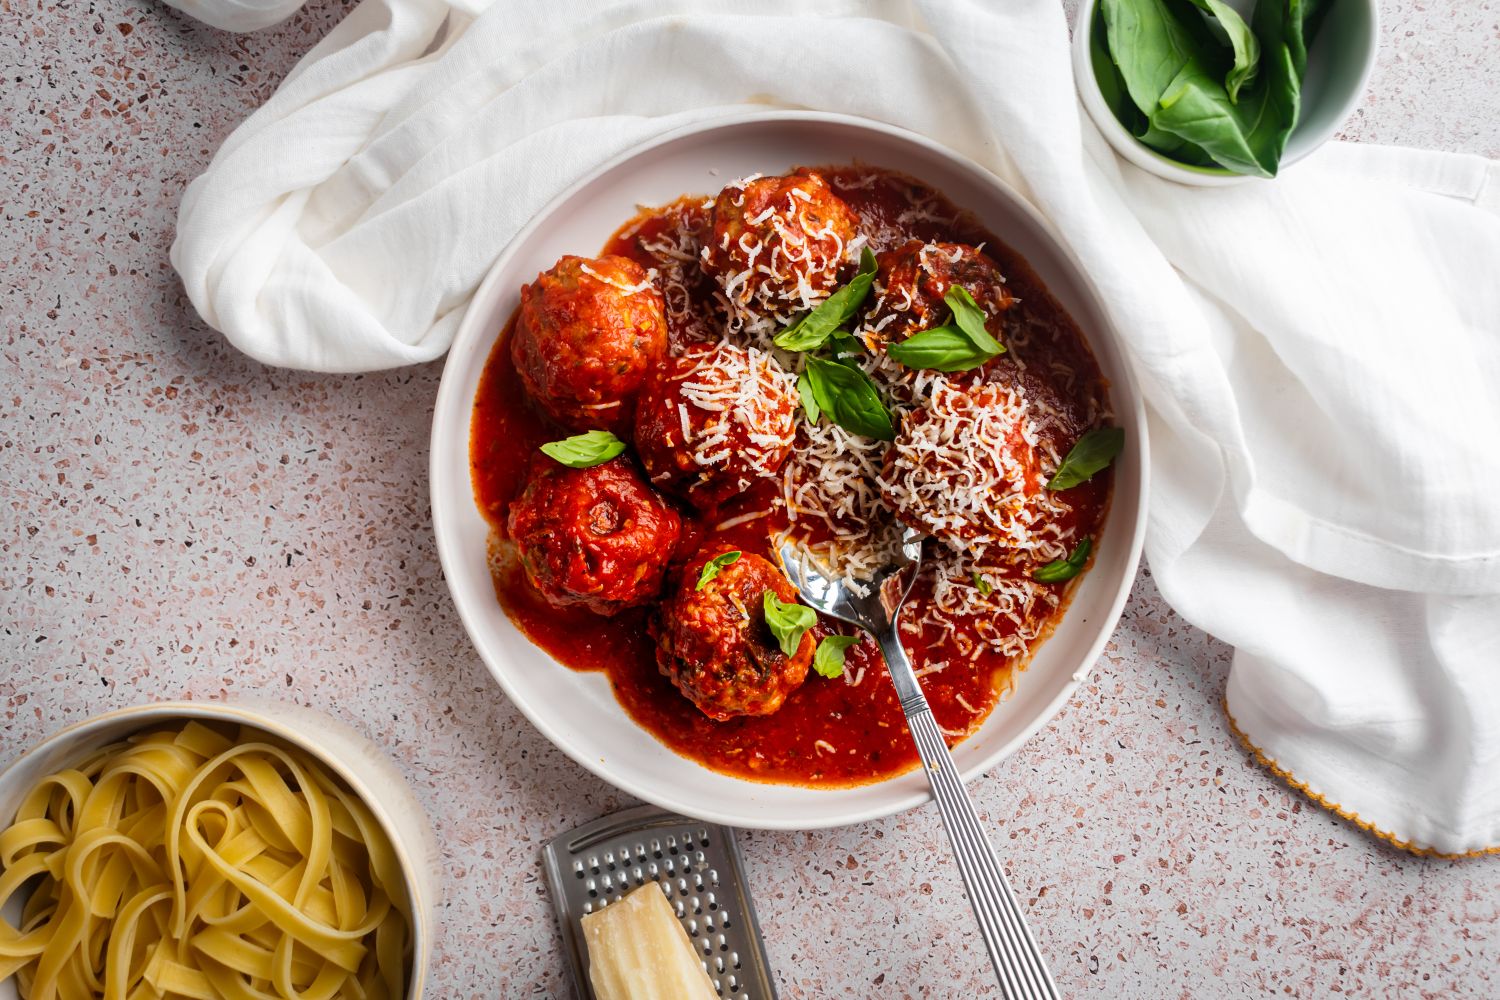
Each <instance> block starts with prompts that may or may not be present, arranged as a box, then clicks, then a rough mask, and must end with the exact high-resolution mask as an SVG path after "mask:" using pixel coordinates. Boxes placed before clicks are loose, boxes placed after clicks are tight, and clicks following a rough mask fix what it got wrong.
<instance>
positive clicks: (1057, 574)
mask: <svg viewBox="0 0 1500 1000" xmlns="http://www.w3.org/2000/svg"><path fill="white" fill-rule="evenodd" d="M1093 548H1094V540H1093V539H1092V538H1085V539H1084V540H1083V541H1081V542H1079V543H1078V546H1077V547H1076V548H1074V549H1073V551H1072V553H1071V554H1070V555H1069V556H1068V558H1066V559H1054V560H1052V561H1051V562H1049V563H1048V564H1047V565H1045V566H1043V567H1042V568H1041V569H1039V570H1037V571H1036V572H1035V573H1033V574H1031V578H1032V579H1033V580H1035V581H1036V582H1038V583H1066V582H1068V581H1069V580H1071V579H1073V577H1075V576H1077V575H1078V574H1079V573H1082V572H1083V564H1084V563H1086V562H1088V561H1089V552H1090V551H1091V550H1092V549H1093Z"/></svg>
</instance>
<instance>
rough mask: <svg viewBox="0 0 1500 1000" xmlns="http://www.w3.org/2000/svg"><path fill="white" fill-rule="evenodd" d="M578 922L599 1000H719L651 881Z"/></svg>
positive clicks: (696, 956) (681, 930)
mask: <svg viewBox="0 0 1500 1000" xmlns="http://www.w3.org/2000/svg"><path fill="white" fill-rule="evenodd" d="M581 922H582V924H583V938H584V941H585V942H587V945H588V952H589V982H590V983H591V984H592V985H593V987H594V996H595V997H597V998H598V1000H718V996H719V994H718V992H717V991H715V990H714V987H713V983H712V982H710V981H709V978H708V974H707V973H706V972H704V971H703V965H702V963H700V962H699V961H698V955H697V952H696V951H695V950H694V948H693V943H692V941H690V940H688V936H687V931H685V930H683V927H682V924H681V923H679V922H678V920H677V915H676V914H675V913H673V912H672V904H671V903H669V902H667V897H666V896H665V895H663V894H662V891H661V887H660V886H658V885H656V884H655V883H651V884H649V885H643V886H641V887H640V888H639V889H636V890H635V891H634V892H631V893H630V894H629V895H627V896H625V897H624V898H623V899H620V900H618V901H617V902H614V903H611V904H610V905H608V906H606V907H605V908H604V909H602V910H596V911H595V912H593V913H590V914H588V915H586V916H585V917H584V918H583V920H582V921H581Z"/></svg>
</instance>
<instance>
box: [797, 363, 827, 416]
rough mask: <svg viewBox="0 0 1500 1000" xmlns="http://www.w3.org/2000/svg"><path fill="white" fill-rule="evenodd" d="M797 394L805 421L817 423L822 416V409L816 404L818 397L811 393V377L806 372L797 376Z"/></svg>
mask: <svg viewBox="0 0 1500 1000" xmlns="http://www.w3.org/2000/svg"><path fill="white" fill-rule="evenodd" d="M797 395H798V396H799V397H801V399H802V412H803V413H805V414H807V422H808V423H810V424H815V423H817V422H818V420H819V419H821V418H822V416H823V409H822V407H820V406H818V399H817V397H816V396H814V395H813V391H812V379H810V378H808V377H807V372H803V373H802V374H801V375H798V376H797Z"/></svg>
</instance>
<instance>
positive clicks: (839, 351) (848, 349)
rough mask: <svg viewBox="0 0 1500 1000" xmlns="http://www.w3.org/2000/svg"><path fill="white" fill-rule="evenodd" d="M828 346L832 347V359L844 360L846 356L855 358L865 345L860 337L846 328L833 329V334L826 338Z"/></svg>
mask: <svg viewBox="0 0 1500 1000" xmlns="http://www.w3.org/2000/svg"><path fill="white" fill-rule="evenodd" d="M828 346H829V347H831V348H832V349H833V360H835V361H844V360H846V359H848V358H857V357H859V356H860V355H861V354H862V353H864V349H865V345H864V344H862V343H861V342H860V339H859V338H858V337H856V336H855V335H854V334H852V333H850V332H849V331H848V330H835V331H833V336H831V337H829V338H828Z"/></svg>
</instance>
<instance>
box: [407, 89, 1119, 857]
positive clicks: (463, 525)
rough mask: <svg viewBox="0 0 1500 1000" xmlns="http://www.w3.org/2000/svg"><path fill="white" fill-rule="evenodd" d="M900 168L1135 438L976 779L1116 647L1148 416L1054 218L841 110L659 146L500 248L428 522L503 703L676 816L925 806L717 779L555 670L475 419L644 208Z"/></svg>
mask: <svg viewBox="0 0 1500 1000" xmlns="http://www.w3.org/2000/svg"><path fill="white" fill-rule="evenodd" d="M852 160H859V161H862V162H865V163H868V164H871V165H873V166H880V167H886V168H890V169H894V170H900V171H904V172H906V173H908V174H911V175H913V176H915V177H918V178H920V179H922V180H924V181H926V182H927V183H929V184H931V185H933V186H935V187H936V188H938V189H939V190H941V191H942V192H943V193H944V194H946V195H947V196H948V197H949V198H950V199H951V200H952V201H953V202H954V203H955V204H957V205H959V206H960V207H962V208H966V209H968V210H970V211H972V212H973V213H974V214H975V215H976V216H978V218H979V219H980V220H981V221H982V222H983V223H984V224H985V225H986V227H987V228H989V229H990V230H992V231H993V232H995V233H996V235H998V236H1000V237H1001V238H1002V239H1004V240H1005V242H1007V243H1009V244H1010V245H1011V246H1012V247H1014V248H1015V249H1016V250H1017V251H1018V252H1019V253H1020V254H1021V255H1022V256H1024V257H1025V258H1026V259H1027V260H1028V261H1029V262H1030V264H1031V266H1032V267H1033V268H1034V269H1035V270H1036V272H1037V273H1038V274H1039V275H1040V276H1041V278H1042V280H1043V281H1044V282H1046V284H1047V287H1048V288H1049V289H1050V290H1051V292H1052V294H1053V295H1055V296H1056V297H1057V298H1058V299H1059V301H1061V302H1062V304H1063V305H1064V306H1065V307H1066V308H1067V310H1068V312H1069V313H1071V314H1072V316H1073V317H1074V319H1075V320H1077V322H1078V324H1079V325H1080V326H1081V327H1082V329H1083V331H1084V333H1085V334H1086V335H1087V337H1088V338H1089V341H1090V343H1091V345H1092V346H1093V349H1094V352H1095V354H1096V356H1097V357H1098V359H1099V363H1100V366H1101V367H1102V369H1103V371H1104V373H1105V375H1106V376H1107V377H1108V378H1109V380H1110V382H1111V383H1112V387H1113V388H1112V396H1113V404H1114V408H1115V411H1116V413H1117V415H1118V418H1119V420H1120V422H1121V423H1122V425H1123V426H1124V427H1125V428H1126V431H1127V433H1128V435H1129V441H1130V444H1129V445H1128V446H1127V447H1126V450H1125V453H1124V455H1123V456H1122V458H1121V460H1120V462H1119V464H1118V469H1117V473H1116V480H1115V496H1114V501H1113V505H1112V508H1111V511H1110V514H1109V520H1108V523H1107V525H1106V528H1105V531H1104V534H1103V538H1102V539H1101V544H1100V546H1099V550H1098V551H1099V555H1098V557H1097V560H1096V563H1095V565H1094V567H1093V569H1092V571H1091V572H1089V574H1088V575H1087V576H1086V577H1085V578H1084V580H1083V582H1082V584H1081V585H1080V586H1079V588H1078V589H1077V592H1076V595H1075V597H1074V600H1073V606H1072V608H1071V609H1070V610H1069V612H1068V614H1067V615H1066V617H1065V618H1064V620H1063V622H1062V623H1061V625H1060V626H1059V627H1058V629H1057V631H1056V633H1055V634H1054V635H1053V636H1052V638H1051V639H1050V640H1048V641H1047V642H1046V643H1045V644H1044V645H1043V646H1042V648H1041V650H1040V651H1039V653H1038V655H1037V657H1036V658H1035V659H1034V661H1033V662H1032V664H1031V666H1030V667H1029V669H1028V670H1027V671H1026V672H1025V673H1024V674H1023V675H1022V676H1021V677H1020V679H1019V681H1018V684H1017V690H1016V691H1015V693H1014V694H1013V695H1012V696H1011V697H1010V698H1009V699H1008V700H1006V701H1004V702H1002V703H1001V704H1000V705H999V706H998V707H997V708H996V709H995V711H994V712H993V713H992V714H991V716H990V718H989V719H988V720H987V721H986V722H985V724H984V726H983V727H982V728H981V729H980V730H979V731H978V732H977V733H975V734H974V735H972V736H971V737H969V739H968V740H966V741H965V742H964V743H963V744H961V745H960V746H959V747H958V748H957V750H956V751H955V757H956V758H957V763H958V767H959V769H960V770H961V771H962V772H963V774H964V777H965V778H966V779H972V778H974V777H975V776H977V775H979V774H981V773H982V772H984V771H986V770H988V769H990V768H992V767H994V766H995V764H997V763H999V762H1000V761H1001V760H1003V759H1004V758H1005V757H1006V756H1007V755H1009V754H1010V753H1012V752H1013V751H1014V750H1015V749H1016V748H1017V747H1019V746H1020V745H1021V744H1022V743H1023V742H1025V740H1026V739H1027V738H1028V737H1030V736H1031V735H1032V734H1033V733H1035V732H1036V731H1037V730H1038V729H1040V728H1041V727H1042V726H1043V725H1044V724H1045V723H1046V722H1047V720H1048V719H1050V718H1051V717H1052V716H1053V714H1054V713H1056V712H1057V710H1058V709H1059V708H1061V707H1062V705H1063V703H1064V702H1065V701H1067V699H1068V696H1069V695H1070V694H1071V693H1072V691H1073V689H1074V688H1075V687H1077V686H1078V684H1079V683H1080V682H1081V681H1082V680H1083V679H1084V677H1085V676H1086V675H1087V674H1088V671H1089V669H1090V667H1091V666H1092V664H1093V662H1094V660H1095V658H1096V657H1097V656H1098V655H1099V652H1100V650H1101V649H1102V648H1103V646H1104V643H1105V640H1106V639H1107V638H1108V637H1109V634H1110V631H1111V630H1112V629H1113V627H1114V624H1115V621H1116V620H1117V619H1118V617H1119V614H1120V609H1121V608H1122V607H1123V605H1124V602H1125V598H1126V595H1127V594H1128V593H1129V590H1130V586H1131V582H1132V581H1133V580H1134V578H1135V570H1136V564H1137V562H1138V560H1139V557H1140V550H1141V534H1142V528H1143V525H1144V523H1145V521H1144V519H1145V495H1144V488H1145V487H1144V484H1145V469H1146V462H1147V442H1146V429H1145V418H1144V411H1143V409H1142V405H1141V401H1140V398H1139V396H1138V394H1137V392H1136V388H1135V383H1134V381H1133V379H1132V377H1131V374H1130V371H1129V369H1128V367H1127V365H1126V362H1125V359H1124V356H1123V353H1122V351H1121V349H1120V347H1119V346H1118V339H1117V337H1116V335H1115V333H1114V332H1113V330H1112V328H1111V326H1110V322H1109V320H1108V318H1107V317H1106V314H1105V311H1104V309H1103V307H1102V305H1101V304H1100V302H1099V300H1098V298H1097V296H1096V295H1095V293H1094V290H1093V288H1092V287H1091V285H1090V284H1089V282H1088V280H1087V279H1086V278H1085V277H1084V276H1083V274H1082V273H1081V272H1080V271H1079V269H1078V266H1077V265H1076V264H1075V263H1074V261H1073V259H1072V258H1071V257H1070V256H1069V254H1068V253H1067V252H1066V251H1065V250H1064V249H1063V248H1062V246H1061V244H1060V243H1059V241H1058V239H1057V238H1056V237H1055V236H1054V234H1053V231H1052V229H1051V227H1050V225H1048V223H1047V222H1046V221H1045V220H1043V219H1042V218H1041V216H1039V215H1038V214H1037V213H1036V212H1035V211H1034V210H1033V209H1032V208H1031V207H1030V206H1029V205H1028V204H1027V203H1026V202H1025V201H1024V200H1023V199H1022V198H1021V197H1020V196H1019V195H1018V194H1016V193H1015V192H1014V191H1013V190H1011V189H1010V188H1009V187H1008V186H1006V185H1005V184H1003V183H1002V182H1001V181H999V180H998V179H997V178H996V177H995V176H994V175H993V174H990V173H989V172H987V171H985V170H983V169H982V168H980V167H979V166H977V165H976V164H974V163H972V162H970V161H968V160H965V159H963V158H962V157H959V156H957V155H955V154H954V153H951V152H949V151H948V150H946V149H944V148H943V147H941V146H939V145H937V144H936V143H933V142H931V141H929V140H927V139H924V138H922V137H921V136H918V135H915V134H912V133H910V132H906V131H903V130H901V129H896V128H892V127H889V126H886V125H880V124H877V123H874V122H868V121H864V120H861V119H856V118H849V117H844V116H836V115H826V114H817V113H809V112H761V113H757V114H751V115H745V116H739V117H734V118H725V119H718V120H715V121H712V122H706V123H702V124H698V125H695V126H692V127H691V128H688V129H686V130H681V131H678V132H674V133H671V134H669V135H665V136H662V137H661V138H659V139H657V140H655V141H653V142H650V143H648V144H646V145H644V146H642V147H640V148H638V149H636V150H634V151H632V152H630V153H628V154H626V155H625V156H622V157H620V158H618V159H616V160H614V161H612V162H610V163H608V164H605V165H604V166H602V167H600V168H599V169H598V170H596V171H594V172H593V173H592V174H591V175H589V176H588V177H586V178H584V179H583V180H582V181H580V182H579V183H578V184H576V185H574V186H573V187H572V188H570V189H569V190H568V191H566V192H564V193H563V194H562V195H560V196H559V197H558V198H556V199H555V200H554V201H553V202H552V203H551V204H550V205H548V206H547V207H546V208H545V209H543V210H542V211H541V212H540V213H539V214H538V215H537V217H536V218H535V219H533V220H532V221H531V223H530V224H529V225H528V226H527V227H526V228H525V229H524V230H523V231H522V232H521V233H520V234H519V235H518V236H517V237H516V239H515V240H514V241H513V242H512V243H511V244H510V246H509V247H507V248H506V250H505V252H504V253H503V254H502V255H501V256H500V259H499V260H497V261H496V262H495V266H494V268H493V269H492V270H491V271H490V273H489V276H488V277H487V278H486V279H485V281H484V283H483V284H482V285H480V287H479V290H478V291H477V292H476V293H475V295H474V300H473V302H472V303H471V304H470V306H469V310H468V313H467V314H466V315H465V317H464V320H463V323H462V324H461V326H460V327H459V330H458V335H457V337H456V339H455V340H454V343H453V348H452V350H450V351H449V353H448V361H447V365H446V367H445V368H444V371H443V381H442V386H441V388H440V389H439V391H438V399H437V405H436V410H435V412H434V415H433V427H432V470H431V471H432V513H433V525H434V528H435V530H436V533H437V544H438V552H439V554H440V556H441V558H442V564H443V571H444V574H445V575H446V577H447V580H448V587H449V589H450V590H451V591H452V593H453V599H454V602H455V603H456V604H457V606H458V611H459V615H460V616H461V617H462V619H463V622H464V625H465V627H466V628H467V629H468V631H469V635H470V636H471V637H472V638H473V640H474V644H475V646H476V647H477V648H478V650H479V653H480V655H481V656H482V657H483V658H484V661H485V663H486V664H487V665H488V666H489V668H490V671H491V672H492V673H493V674H494V675H495V679H496V680H497V681H499V683H500V686H501V687H502V688H503V689H504V690H505V693H506V694H507V695H509V696H510V698H511V700H512V701H513V702H515V704H516V705H517V707H519V708H520V709H521V711H522V712H524V713H525V714H526V716H527V717H528V718H529V719H531V721H532V722H533V723H534V724H535V725H536V727H537V728H538V729H540V730H541V731H542V733H543V734H545V735H546V736H547V738H548V739H550V740H552V742H553V743H555V744H557V746H558V747H559V748H561V749H562V750H563V751H564V752H565V753H567V754H568V755H569V756H570V757H572V758H573V759H574V760H576V761H577V762H578V763H580V764H582V765H583V766H584V767H586V768H588V769H589V770H591V771H593V772H594V773H595V774H597V775H599V776H600V777H601V778H604V779H605V780H607V781H609V782H611V783H613V784H615V785H617V786H618V787H620V788H621V789H623V790H625V791H626V792H629V793H631V794H633V795H636V796H639V797H640V798H642V799H645V800H647V801H649V802H652V803H655V804H656V805H659V806H661V807H663V808H666V809H672V810H675V811H677V812H682V813H686V814H688V815H693V816H699V817H702V818H704V819H707V820H711V821H714V822H718V823H724V824H728V825H732V826H744V827H760V828H782V829H804V828H812V827H825V826H838V825H841V824H846V823H855V822H859V821H862V820H866V819H870V818H873V817H877V816H883V815H886V814H889V813H893V812H897V811H899V810H903V809H909V808H911V807H913V806H916V805H919V804H921V803H922V802H925V801H926V800H927V799H928V797H929V794H928V789H927V782H926V780H925V779H924V778H923V777H922V775H921V774H920V773H919V772H915V771H914V772H910V773H908V774H905V775H902V776H900V777H898V778H893V779H890V780H887V781H883V782H880V783H877V784H871V785H865V786H861V787H856V788H847V789H811V788H798V787H789V786H783V785H772V784H760V783H755V782H750V781H745V780H742V779H739V778H732V777H728V776H726V775H722V774H718V773H715V772H713V771H710V770H708V769H706V768H704V767H702V766H700V765H699V764H696V763H694V762H693V761H691V760H688V759H686V758H684V757H681V756H679V755H677V754H676V753H674V752H673V751H671V750H670V749H668V748H667V747H665V746H664V745H662V744H661V743H659V742H658V741H657V740H656V739H655V738H654V737H652V736H651V735H650V734H649V733H647V732H646V731H645V730H644V729H641V728H640V727H639V726H637V725H636V724H635V723H634V722H633V721H631V719H630V717H629V716H628V715H627V714H626V713H625V710H624V709H623V708H621V707H620V705H619V704H618V703H617V702H616V701H615V698H614V695H613V694H612V693H611V690H610V685H609V681H608V679H607V678H606V677H605V676H604V675H603V674H598V673H578V672H575V671H573V670H569V669H567V668H565V667H562V666H560V665H558V664H557V663H555V662H553V661H552V659H551V658H550V657H548V656H547V654H545V653H543V652H542V651H541V650H540V649H538V648H537V647H535V646H534V645H532V644H531V642H530V641H529V640H528V639H527V638H526V636H525V635H524V634H522V633H521V632H520V631H519V630H518V629H517V628H516V627H515V626H514V625H513V624H512V623H511V621H510V619H509V618H508V617H507V616H506V614H505V612H504V611H503V610H502V608H501V607H500V605H499V603H498V602H497V601H496V598H495V591H494V587H493V585H492V582H491V579H490V573H489V568H488V565H487V563H486V545H487V539H488V537H489V533H490V526H489V525H488V523H486V521H485V519H484V518H483V516H482V515H481V514H480V512H479V510H478V508H477V507H476V505H475V502H474V492H473V487H472V484H471V481H470V473H469V421H470V412H471V409H472V407H473V404H474V394H475V390H476V388H477V386H478V382H479V376H480V371H481V369H482V368H483V366H484V363H485V359H486V358H487V357H488V355H489V353H490V349H491V347H492V346H493V345H494V343H495V340H496V337H497V336H498V335H499V333H500V330H501V328H502V327H503V326H504V324H505V322H506V320H507V318H508V317H509V316H510V314H511V312H512V311H513V310H514V309H515V307H516V304H517V301H518V295H519V291H520V288H521V285H522V284H523V283H524V282H527V281H530V280H531V279H532V278H534V277H535V276H536V275H537V273H538V272H539V271H542V270H544V269H546V268H548V267H550V266H551V265H552V264H553V263H554V262H555V261H556V260H557V258H558V257H560V256H561V255H563V254H564V253H583V254H592V253H597V252H598V251H599V249H600V248H601V247H602V246H603V245H604V243H605V241H606V240H607V239H608V238H609V236H610V234H611V233H613V232H614V230H615V229H616V228H618V227H619V226H620V225H621V224H622V223H624V222H625V221H626V220H627V219H629V218H630V217H631V216H632V215H633V214H635V211H636V207H637V206H638V205H641V204H661V203H665V202H667V201H670V200H672V199H674V198H676V197H678V196H679V195H681V194H684V193H687V192H703V193H705V194H707V193H714V192H717V191H718V189H719V188H720V187H722V186H723V185H724V184H725V183H726V182H728V181H730V180H732V179H734V178H736V177H740V176H743V175H746V174H750V173H755V172H761V173H766V174H775V173H782V172H785V171H786V170H787V169H788V168H790V167H793V166H796V165H822V164H834V163H849V162H850V161H852Z"/></svg>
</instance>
